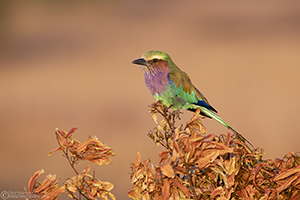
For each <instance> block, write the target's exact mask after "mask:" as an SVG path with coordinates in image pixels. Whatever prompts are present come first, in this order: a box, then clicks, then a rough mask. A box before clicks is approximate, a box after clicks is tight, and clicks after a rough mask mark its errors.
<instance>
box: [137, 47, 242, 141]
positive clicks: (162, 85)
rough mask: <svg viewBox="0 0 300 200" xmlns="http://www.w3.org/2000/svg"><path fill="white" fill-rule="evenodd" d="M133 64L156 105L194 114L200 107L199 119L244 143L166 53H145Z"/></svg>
mask: <svg viewBox="0 0 300 200" xmlns="http://www.w3.org/2000/svg"><path fill="white" fill-rule="evenodd" d="M132 63H133V64H137V65H141V67H142V69H143V70H144V72H145V83H146V85H147V87H148V89H149V90H150V92H151V94H152V95H153V97H154V98H155V99H156V100H157V101H158V100H161V101H162V102H163V103H164V104H165V105H166V106H171V105H172V107H171V108H173V109H178V108H179V107H180V108H182V109H185V110H190V111H193V112H194V111H196V109H197V108H199V107H201V108H200V114H201V115H203V116H206V117H209V118H212V119H214V120H216V121H218V122H219V123H221V124H222V125H224V126H225V127H226V128H228V129H230V130H232V131H233V132H234V133H236V134H237V135H238V136H239V137H240V138H242V139H243V140H244V141H245V140H246V139H245V138H244V137H243V136H241V135H240V134H239V133H238V132H237V131H235V130H234V129H233V128H232V127H231V126H229V125H228V124H227V123H226V122H225V121H224V120H223V119H221V118H220V117H219V116H218V115H217V114H216V113H217V111H216V109H214V108H213V107H212V106H211V105H210V104H209V102H208V101H207V99H206V98H205V97H204V95H203V94H202V93H201V92H200V91H199V90H198V89H197V88H196V87H195V86H194V85H193V84H192V81H191V79H190V78H189V76H188V75H187V74H186V73H185V72H183V71H181V70H180V69H179V68H178V67H177V66H176V65H175V63H174V62H173V61H172V60H171V57H170V56H169V55H168V54H167V53H165V52H162V51H148V52H147V53H145V54H144V55H143V56H142V58H139V59H136V60H134V61H133V62H132Z"/></svg>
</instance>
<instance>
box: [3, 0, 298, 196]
mask: <svg viewBox="0 0 300 200" xmlns="http://www.w3.org/2000/svg"><path fill="white" fill-rule="evenodd" d="M149 50H162V51H166V52H168V53H169V54H170V55H171V57H172V59H173V61H174V62H175V63H176V64H177V65H178V66H179V67H180V68H181V69H182V70H184V71H185V72H187V73H188V74H189V75H190V78H191V79H192V81H193V83H194V84H195V85H196V86H197V88H198V89H199V90H200V91H201V92H203V93H204V94H205V95H206V97H207V98H208V99H209V101H210V103H211V104H212V105H213V106H214V107H215V108H216V109H217V110H218V111H219V114H220V116H221V117H222V118H223V119H225V121H227V122H228V123H229V124H231V125H232V126H233V127H234V128H235V129H236V130H238V131H239V132H240V133H242V134H243V135H244V136H245V137H246V138H247V139H248V140H250V141H251V142H252V144H253V145H254V146H256V147H262V148H263V149H264V150H265V152H266V156H265V158H266V159H267V158H271V159H274V158H277V157H279V158H282V157H283V156H284V155H285V154H286V153H288V152H289V151H293V152H297V151H299V150H300V147H299V143H300V134H299V133H300V126H299V117H298V116H299V111H300V104H299V102H300V88H299V86H300V2H299V1H289V2H286V1H264V2H262V1H247V2H246V1H226V2H220V1H219V2H215V1H213V2H211V1H198V2H194V1H173V2H172V3H171V2H167V1H166V2H162V1H140V0H130V1H13V0H10V1H1V2H0V94H1V98H0V128H1V129H0V131H1V138H0V160H1V167H0V192H2V191H13V192H14V191H23V188H24V186H26V187H27V182H28V180H29V178H30V177H31V176H32V175H33V173H34V172H35V171H37V170H39V169H41V168H43V169H44V170H45V174H44V175H43V176H42V177H41V178H40V180H43V179H44V178H45V175H46V174H56V175H57V177H58V178H61V179H62V180H61V182H63V181H64V180H65V179H66V177H69V176H74V175H75V174H74V172H73V171H72V169H71V167H70V166H69V165H68V163H67V162H66V160H65V159H64V158H63V157H62V155H61V153H60V152H57V153H54V154H53V155H51V156H50V157H48V156H47V153H48V152H49V151H50V150H51V149H53V148H56V147H57V142H56V139H55V135H54V130H55V128H59V129H60V130H66V131H68V130H69V129H71V128H72V127H78V128H79V129H78V130H77V131H76V132H75V134H74V137H75V138H77V139H79V140H80V141H84V140H86V139H88V136H89V135H96V136H97V137H98V138H99V139H100V140H101V141H103V142H105V143H107V144H108V145H110V146H111V147H112V148H113V149H114V151H115V154H116V156H115V157H113V158H112V162H111V163H110V164H109V165H108V166H97V165H93V164H91V169H95V170H96V176H97V177H98V178H100V179H101V180H106V181H110V182H112V183H113V184H114V185H115V188H114V189H113V191H112V192H113V193H114V194H115V195H116V197H117V198H118V199H128V197H127V191H128V190H129V189H130V187H131V183H130V179H129V176H130V173H131V171H130V163H132V162H134V161H135V158H136V153H137V152H138V151H141V153H142V159H143V160H144V159H147V158H152V161H153V162H154V163H157V161H158V155H157V154H158V153H159V152H160V151H162V150H163V149H162V147H160V146H159V147H157V146H156V145H155V144H154V143H153V142H152V141H151V139H150V138H148V137H147V132H148V130H150V129H152V128H153V127H154V122H153V121H152V119H151V116H150V114H149V113H148V105H149V104H150V103H152V102H154V99H153V98H152V97H151V95H150V92H149V91H148V90H147V88H146V86H145V85H144V79H143V72H142V70H141V69H140V67H139V66H136V65H133V64H131V61H132V60H134V59H136V58H139V57H140V56H141V55H142V54H143V53H145V52H146V51H149ZM190 117H192V113H189V112H184V115H183V119H182V123H185V122H186V121H187V120H188V119H189V118H190ZM203 123H204V125H205V126H206V127H207V128H208V131H209V132H210V133H211V132H212V133H216V134H220V133H226V132H227V130H226V129H225V128H224V127H223V126H222V125H220V124H218V123H217V122H215V121H213V120H210V119H205V120H203ZM86 164H90V163H88V162H83V163H82V164H81V165H80V166H79V167H78V168H79V171H81V169H83V168H85V166H86ZM65 198H67V197H66V196H62V197H60V198H59V199H65Z"/></svg>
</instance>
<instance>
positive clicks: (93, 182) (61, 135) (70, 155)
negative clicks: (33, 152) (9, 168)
mask: <svg viewBox="0 0 300 200" xmlns="http://www.w3.org/2000/svg"><path fill="white" fill-rule="evenodd" d="M76 130H77V128H72V129H71V130H70V131H69V132H66V131H59V130H56V131H55V135H56V139H57V142H58V144H59V147H58V148H56V149H53V150H52V151H50V152H49V154H48V155H49V156H50V155H51V154H52V153H53V152H56V151H62V153H63V155H64V157H65V158H66V159H67V160H68V162H69V164H70V166H71V167H72V169H73V170H74V172H75V174H76V176H74V177H72V178H67V180H66V181H65V182H64V183H63V186H61V187H59V186H58V180H55V179H56V178H55V175H51V174H50V175H48V176H47V177H46V179H45V180H44V181H43V182H37V179H38V177H39V176H40V175H41V174H42V173H44V170H43V169H42V170H39V171H37V172H35V174H34V175H33V176H32V177H31V178H30V180H29V182H28V191H29V192H26V194H27V198H26V199H41V200H48V199H49V200H52V199H57V197H58V196H59V195H60V194H62V193H64V192H65V193H66V194H67V195H68V196H69V197H71V198H72V199H81V198H82V197H84V198H85V199H97V197H99V198H101V199H103V200H108V199H109V198H110V199H113V200H114V199H115V196H114V195H113V194H112V193H111V192H110V191H111V190H112V189H113V184H111V183H109V182H106V181H101V180H100V179H98V178H96V177H95V172H94V173H93V175H90V174H88V173H89V171H90V166H89V165H87V167H86V169H85V170H83V171H82V172H81V173H79V172H78V171H77V170H76V168H75V165H76V164H79V162H80V161H82V160H88V161H90V162H92V163H95V164H98V165H107V164H109V163H110V157H112V156H114V153H113V150H112V149H111V148H110V147H109V146H107V145H106V144H104V143H102V142H101V141H99V140H98V138H97V137H96V136H93V137H92V136H90V137H89V139H88V140H87V141H85V142H82V143H80V142H79V141H78V140H76V139H74V138H73V137H72V134H73V133H74V132H75V131H76Z"/></svg>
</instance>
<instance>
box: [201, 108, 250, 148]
mask: <svg viewBox="0 0 300 200" xmlns="http://www.w3.org/2000/svg"><path fill="white" fill-rule="evenodd" d="M200 111H201V112H202V113H204V114H205V115H207V116H208V117H211V118H212V119H214V120H216V121H217V122H219V123H220V124H222V125H223V126H225V127H226V128H228V129H229V130H231V131H232V132H233V133H234V134H236V136H237V137H238V138H239V139H240V140H241V141H242V142H243V143H244V144H245V145H246V146H247V147H248V149H250V148H249V146H248V145H247V144H246V143H248V144H249V145H250V146H251V147H252V148H253V149H254V147H253V145H252V144H251V143H250V142H249V141H248V140H247V139H246V138H245V137H244V136H242V135H241V134H240V133H238V132H237V131H236V130H234V129H233V128H231V126H229V124H227V123H226V122H225V121H224V120H223V119H222V118H221V117H219V116H218V115H216V114H215V113H213V112H212V111H210V110H209V109H207V108H205V107H201V108H200Z"/></svg>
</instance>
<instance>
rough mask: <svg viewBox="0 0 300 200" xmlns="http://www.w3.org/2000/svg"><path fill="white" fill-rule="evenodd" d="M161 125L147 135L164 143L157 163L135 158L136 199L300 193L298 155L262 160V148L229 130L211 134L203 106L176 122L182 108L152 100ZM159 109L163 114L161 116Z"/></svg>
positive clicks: (266, 196) (291, 195) (299, 196)
mask: <svg viewBox="0 0 300 200" xmlns="http://www.w3.org/2000/svg"><path fill="white" fill-rule="evenodd" d="M150 113H151V114H152V118H153V120H154V121H155V122H156V124H157V127H155V128H154V129H153V130H152V131H150V132H149V134H148V135H149V137H150V138H151V139H152V140H153V141H154V142H155V143H156V144H157V145H161V146H163V147H164V148H165V150H164V151H162V152H160V153H159V159H160V160H159V163H158V165H154V164H152V163H151V160H150V159H148V160H145V161H141V153H140V152H139V153H138V156H137V159H136V161H135V163H133V164H131V169H132V174H131V182H132V184H133V186H132V187H131V189H130V191H129V192H128V196H129V197H131V198H133V199H136V200H137V199H145V200H148V199H159V200H160V199H163V200H165V199H216V200H225V199H250V200H251V199H253V200H254V199H261V200H264V199H300V157H299V155H298V154H295V153H292V152H290V153H288V154H287V155H286V156H285V157H284V158H283V159H278V158H277V159H275V160H263V159H262V156H263V151H262V149H260V148H257V149H254V150H252V149H249V148H248V147H247V145H245V144H244V142H243V141H241V140H240V139H239V138H237V137H235V136H234V135H231V134H230V133H227V134H221V135H219V136H218V135H214V134H208V135H207V130H206V128H205V127H204V126H203V124H202V123H201V117H200V116H199V110H198V111H196V112H195V114H194V116H193V117H192V119H191V120H190V121H189V122H188V123H187V124H186V125H181V126H178V127H176V126H175V121H176V120H177V119H178V118H179V114H180V112H179V111H178V110H177V111H172V112H171V111H170V109H169V108H167V107H166V106H164V105H163V104H162V103H161V102H160V101H158V102H156V103H154V104H152V105H151V106H150ZM158 115H160V116H161V117H162V120H161V121H160V122H158V118H159V117H158Z"/></svg>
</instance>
